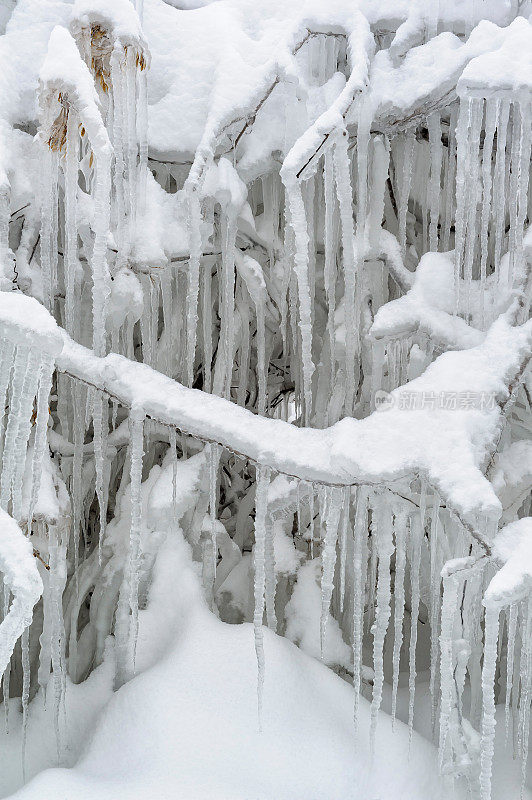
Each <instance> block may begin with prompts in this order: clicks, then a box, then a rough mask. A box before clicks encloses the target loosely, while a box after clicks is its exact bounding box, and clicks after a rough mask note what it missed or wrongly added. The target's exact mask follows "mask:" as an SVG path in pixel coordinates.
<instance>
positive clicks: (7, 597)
mask: <svg viewBox="0 0 532 800" xmlns="http://www.w3.org/2000/svg"><path fill="white" fill-rule="evenodd" d="M10 601H11V592H10V591H9V588H8V586H7V585H6V584H5V583H4V586H3V592H2V618H5V617H6V616H7V614H8V613H9V603H10ZM10 678H11V659H9V661H8V662H7V665H6V668H5V670H4V674H3V675H2V695H3V700H4V730H5V732H6V734H9V698H10Z"/></svg>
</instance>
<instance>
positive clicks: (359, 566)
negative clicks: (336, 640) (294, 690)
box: [353, 486, 368, 732]
mask: <svg viewBox="0 0 532 800" xmlns="http://www.w3.org/2000/svg"><path fill="white" fill-rule="evenodd" d="M367 509H368V490H367V488H366V487H365V486H360V487H359V489H358V493H357V498H356V509H355V524H354V529H353V688H354V707H353V719H354V724H355V732H356V729H357V726H358V706H359V697H360V679H361V674H362V635H363V628H364V601H365V586H366V564H367V552H366V536H367Z"/></svg>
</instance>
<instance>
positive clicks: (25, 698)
mask: <svg viewBox="0 0 532 800" xmlns="http://www.w3.org/2000/svg"><path fill="white" fill-rule="evenodd" d="M20 646H21V651H22V696H21V698H20V699H21V704H22V779H23V781H26V739H27V735H28V704H29V699H30V629H29V627H27V628H26V629H25V630H24V633H23V634H22V637H21V641H20ZM7 702H8V701H7V700H6V698H5V697H4V703H6V704H7Z"/></svg>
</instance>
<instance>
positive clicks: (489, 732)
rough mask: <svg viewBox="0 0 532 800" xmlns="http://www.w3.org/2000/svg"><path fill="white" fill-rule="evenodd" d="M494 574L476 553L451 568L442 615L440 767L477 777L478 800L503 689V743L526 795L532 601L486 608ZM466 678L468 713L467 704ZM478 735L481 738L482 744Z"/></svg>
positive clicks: (485, 799)
mask: <svg viewBox="0 0 532 800" xmlns="http://www.w3.org/2000/svg"><path fill="white" fill-rule="evenodd" d="M492 574H493V568H492V567H491V565H490V563H489V560H488V559H486V557H485V556H484V557H482V556H481V555H479V554H477V555H476V556H471V557H468V558H466V559H459V560H457V561H456V562H451V563H450V564H449V565H448V566H447V567H446V568H445V569H444V572H443V602H442V611H441V617H442V622H441V676H442V678H441V680H442V684H441V713H440V733H439V737H440V739H439V745H440V762H441V764H442V766H445V765H447V766H448V767H449V768H450V769H452V770H453V771H454V772H455V774H467V771H468V769H469V770H470V774H471V772H472V774H473V775H474V776H475V777H479V779H480V797H481V800H490V798H491V776H492V766H493V755H494V746H495V727H496V719H495V703H496V694H497V692H498V684H502V685H503V686H504V687H505V688H504V706H505V714H504V716H505V741H506V744H508V739H509V738H510V739H511V742H512V749H513V753H514V758H519V759H520V762H521V780H522V783H521V787H522V791H523V790H524V786H525V780H526V769H527V760H528V749H529V730H530V708H531V702H532V696H531V687H532V599H531V597H530V595H528V596H527V597H525V598H524V599H522V600H520V601H518V602H517V601H516V602H512V603H510V604H509V605H508V606H506V607H502V608H501V607H499V606H498V605H496V604H493V603H491V602H489V601H488V600H486V601H485V602H484V605H483V594H484V590H485V587H486V584H487V581H488V580H489V578H490V577H491V575H492ZM504 662H506V663H505V665H504ZM498 664H500V670H501V675H500V679H499V680H498V681H496V674H497V668H498ZM466 675H468V676H469V683H470V692H471V698H470V701H469V703H468V706H469V707H467V706H466V703H465V701H464V699H463V692H464V687H465V684H466ZM498 699H499V701H500V699H502V692H501V696H500V697H499V698H498ZM466 714H467V717H466ZM473 729H476V730H479V731H480V742H479V743H478V744H475V738H474V737H473V736H472V735H471V732H472V731H473ZM472 761H473V763H472ZM471 768H472V769H471Z"/></svg>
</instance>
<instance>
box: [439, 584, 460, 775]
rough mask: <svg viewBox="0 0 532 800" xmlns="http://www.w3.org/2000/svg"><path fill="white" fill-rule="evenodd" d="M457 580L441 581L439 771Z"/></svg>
mask: <svg viewBox="0 0 532 800" xmlns="http://www.w3.org/2000/svg"><path fill="white" fill-rule="evenodd" d="M458 588H459V582H458V578H457V577H456V575H448V576H446V577H444V581H443V602H442V611H441V632H440V650H441V661H440V675H441V680H440V686H441V689H440V694H441V705H440V739H439V745H440V754H439V764H440V772H441V771H442V768H443V763H444V756H445V746H446V742H447V736H448V733H449V728H450V725H451V713H452V706H453V695H454V659H453V630H454V617H455V613H456V606H457V602H458Z"/></svg>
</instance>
